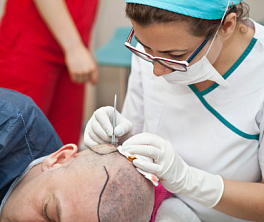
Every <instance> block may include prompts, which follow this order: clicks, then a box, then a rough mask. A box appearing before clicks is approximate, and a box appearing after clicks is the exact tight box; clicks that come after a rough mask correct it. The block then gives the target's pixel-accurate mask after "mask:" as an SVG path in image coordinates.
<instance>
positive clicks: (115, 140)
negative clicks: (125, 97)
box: [111, 94, 118, 146]
mask: <svg viewBox="0 0 264 222" xmlns="http://www.w3.org/2000/svg"><path fill="white" fill-rule="evenodd" d="M112 125H113V134H112V141H111V144H112V145H114V146H117V145H118V144H117V139H116V137H115V127H116V94H115V101H114V113H113V121H112Z"/></svg>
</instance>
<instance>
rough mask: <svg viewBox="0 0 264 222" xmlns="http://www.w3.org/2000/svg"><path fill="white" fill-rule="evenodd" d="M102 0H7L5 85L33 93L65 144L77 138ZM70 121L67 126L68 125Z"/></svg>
mask: <svg viewBox="0 0 264 222" xmlns="http://www.w3.org/2000/svg"><path fill="white" fill-rule="evenodd" d="M97 3H98V1H97V0H75V1H73V0H57V1H53V0H46V1H42V0H27V1H20V0H7V2H6V7H5V11H4V15H3V18H2V20H1V23H0V79H1V81H0V87H3V88H9V89H13V90H16V91H19V92H21V93H23V94H26V95H28V96H30V97H31V98H32V99H33V100H34V102H35V103H36V104H37V105H38V106H39V107H40V108H41V110H42V111H43V112H44V113H45V115H46V116H47V117H48V119H49V121H50V122H51V123H52V125H53V127H54V128H55V130H56V132H57V133H58V134H59V136H60V138H61V139H62V141H63V143H64V144H68V143H75V144H78V142H79V137H80V132H81V130H82V116H83V115H82V113H83V103H84V89H85V88H84V83H86V82H90V83H92V84H94V83H96V82H97V80H98V72H97V65H96V62H95V60H94V58H93V56H92V54H91V52H90V51H89V49H88V44H89V40H90V37H91V30H92V27H93V24H94V21H95V15H96V9H97ZM66 126H67V127H66Z"/></svg>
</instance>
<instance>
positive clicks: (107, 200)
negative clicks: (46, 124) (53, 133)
mask: <svg viewBox="0 0 264 222" xmlns="http://www.w3.org/2000/svg"><path fill="white" fill-rule="evenodd" d="M41 161H43V162H40V163H37V164H36V165H35V166H33V167H32V168H31V169H30V170H29V171H28V172H27V173H26V175H25V176H24V177H23V178H22V179H21V180H20V182H19V183H18V184H17V185H16V186H15V188H14V190H13V191H12V192H11V194H10V196H9V197H8V198H7V200H6V202H5V204H4V206H3V209H2V212H1V218H0V221H1V222H6V221H27V222H30V221H34V222H36V221H56V222H58V221H63V222H72V221H78V222H82V221H83V222H84V221H85V222H87V221H88V222H93V221H98V222H105V221H109V222H115V221H116V222H120V221H131V222H132V221H135V222H144V221H146V222H148V221H149V220H150V217H151V213H152V208H153V204H154V188H153V185H152V184H151V182H150V181H148V180H146V179H145V178H144V177H143V176H142V175H140V174H139V173H138V172H137V170H136V169H135V168H134V166H133V164H132V163H131V162H130V161H128V160H127V159H126V158H125V157H123V156H122V155H120V154H119V153H118V152H117V151H116V147H114V146H111V145H100V146H96V147H93V148H92V149H85V150H83V151H81V152H78V148H77V146H75V145H74V144H68V145H66V146H63V147H62V148H61V149H60V150H58V151H56V152H54V153H52V154H51V155H49V156H48V157H43V160H41Z"/></svg>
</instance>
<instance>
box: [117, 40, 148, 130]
mask: <svg viewBox="0 0 264 222" xmlns="http://www.w3.org/2000/svg"><path fill="white" fill-rule="evenodd" d="M140 46H141V45H139V44H137V48H138V47H140ZM140 59H141V58H139V57H137V56H136V55H134V54H133V55H132V63H131V73H130V76H129V81H128V88H127V93H126V98H125V101H124V105H123V110H122V115H124V116H125V117H126V118H127V119H129V120H130V121H131V122H132V124H133V131H132V133H133V135H135V134H138V133H141V132H142V131H143V125H144V106H143V88H142V83H141V67H140V65H141V63H140Z"/></svg>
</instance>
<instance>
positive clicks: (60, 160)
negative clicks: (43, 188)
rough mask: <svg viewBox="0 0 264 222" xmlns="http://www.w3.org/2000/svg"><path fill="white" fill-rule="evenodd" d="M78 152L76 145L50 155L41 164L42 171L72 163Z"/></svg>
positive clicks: (69, 145) (64, 147)
mask: <svg viewBox="0 0 264 222" xmlns="http://www.w3.org/2000/svg"><path fill="white" fill-rule="evenodd" d="M77 152H78V147H77V146H76V145H75V144H67V145H65V146H63V147H62V148H60V149H59V150H58V151H56V152H54V153H52V154H50V155H49V156H48V157H47V158H46V159H45V160H44V161H43V162H42V164H41V170H42V171H46V170H49V169H51V168H58V167H61V166H63V165H65V164H66V163H68V162H70V161H71V160H72V159H73V158H74V157H75V154H76V153H77Z"/></svg>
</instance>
